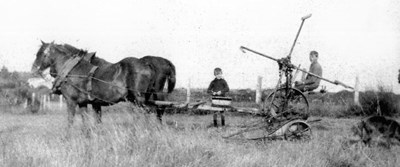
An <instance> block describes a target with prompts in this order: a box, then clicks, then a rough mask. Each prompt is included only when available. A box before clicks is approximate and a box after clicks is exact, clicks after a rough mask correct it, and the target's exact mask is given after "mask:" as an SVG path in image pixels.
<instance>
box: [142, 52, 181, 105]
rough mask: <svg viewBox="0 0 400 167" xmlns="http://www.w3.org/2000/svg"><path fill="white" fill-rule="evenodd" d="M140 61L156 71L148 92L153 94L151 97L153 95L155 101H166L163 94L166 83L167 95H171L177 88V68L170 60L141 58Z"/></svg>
mask: <svg viewBox="0 0 400 167" xmlns="http://www.w3.org/2000/svg"><path fill="white" fill-rule="evenodd" d="M140 60H141V61H142V62H144V63H145V64H147V65H150V67H151V68H152V69H153V71H154V77H153V79H152V81H151V82H152V84H151V85H150V88H149V91H148V92H150V93H151V94H149V95H153V98H154V100H164V95H163V94H162V92H163V90H164V86H165V83H166V82H167V81H168V91H167V93H171V92H172V91H173V90H174V88H175V83H176V72H175V66H174V65H173V64H172V63H171V62H170V61H169V60H167V59H165V58H162V57H157V56H145V57H142V58H140ZM160 93H161V94H160Z"/></svg>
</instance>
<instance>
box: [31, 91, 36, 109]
mask: <svg viewBox="0 0 400 167" xmlns="http://www.w3.org/2000/svg"><path fill="white" fill-rule="evenodd" d="M34 105H35V93H32V101H31V106H34Z"/></svg>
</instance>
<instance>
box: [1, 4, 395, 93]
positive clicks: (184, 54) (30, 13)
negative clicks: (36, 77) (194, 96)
mask: <svg viewBox="0 0 400 167" xmlns="http://www.w3.org/2000/svg"><path fill="white" fill-rule="evenodd" d="M310 13H311V14H312V17H311V18H310V19H308V20H306V22H305V23H304V26H303V29H302V31H301V34H300V37H299V39H298V42H297V43H296V46H295V48H294V52H293V54H292V63H293V64H296V65H298V64H301V67H302V68H308V67H309V65H310V62H309V59H308V54H309V52H310V51H311V50H316V51H318V52H319V54H320V59H319V62H320V64H321V65H322V68H323V77H325V78H327V79H330V80H339V81H342V82H344V83H346V84H348V85H351V86H354V84H355V78H356V76H358V77H359V80H360V88H361V90H366V89H372V88H375V87H376V86H377V85H379V84H380V85H384V86H386V87H389V88H391V89H393V91H394V92H396V93H400V85H399V84H398V82H397V74H398V70H399V69H400V1H397V0H381V1H378V0H352V1H348V0H336V1H330V0H318V1H317V0H277V1H266V0H243V1H242V0H218V1H212V0H197V1H189V0H168V1H166V0H157V1H156V0H131V1H128V0H114V1H102V0H85V1H83V0H68V1H54V0H38V1H31V0H2V1H0V21H1V26H0V65H4V66H6V67H7V68H9V69H10V70H11V71H29V70H30V69H31V66H32V63H33V61H34V59H35V54H36V52H37V51H38V49H39V46H40V44H41V42H40V41H41V40H43V41H45V42H51V41H55V43H59V44H63V43H68V44H71V45H73V46H76V47H77V48H81V49H86V50H88V51H90V52H97V56H99V57H101V58H104V59H106V60H108V61H110V62H118V61H119V60H121V59H122V58H124V57H130V56H131V57H138V58H140V57H143V56H146V55H154V56H161V57H164V58H167V59H169V60H171V61H172V63H173V64H175V66H176V70H177V86H178V87H186V86H187V85H188V83H189V82H190V85H191V87H194V88H206V87H208V84H209V83H210V81H211V80H212V79H213V78H214V76H213V69H214V68H215V67H220V68H222V70H223V73H224V78H225V80H227V82H228V84H229V86H230V87H231V88H233V89H238V88H239V89H246V88H252V89H253V88H255V87H256V81H257V77H258V76H262V77H263V86H262V87H263V88H272V87H274V86H275V85H276V83H277V80H278V66H277V64H276V63H275V62H273V61H271V60H269V59H266V58H263V57H261V56H258V55H255V54H252V53H242V52H241V51H240V50H239V47H240V46H246V47H248V48H251V49H254V50H256V51H259V52H262V53H264V54H267V55H270V56H272V57H275V58H281V57H284V56H286V55H287V54H288V53H289V50H290V47H291V45H292V43H293V40H294V37H295V35H296V33H297V30H298V28H299V26H300V23H301V19H300V18H301V17H302V16H304V15H307V14H310ZM321 85H325V86H326V87H327V90H328V91H340V90H342V89H344V88H343V87H340V86H336V85H332V84H330V83H327V82H324V81H323V82H321Z"/></svg>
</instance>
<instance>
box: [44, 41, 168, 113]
mask: <svg viewBox="0 0 400 167" xmlns="http://www.w3.org/2000/svg"><path fill="white" fill-rule="evenodd" d="M59 47H62V48H65V49H67V50H68V51H70V52H71V53H73V54H78V53H79V52H80V51H81V50H80V49H77V48H75V47H74V46H72V45H69V44H64V45H59ZM78 55H80V56H83V57H84V59H85V60H87V61H89V62H90V63H91V64H93V65H95V66H99V67H102V68H107V67H109V66H110V65H112V63H110V62H108V61H106V60H104V59H102V58H99V57H97V56H96V54H95V53H86V54H78ZM139 63H143V64H144V65H145V66H150V68H151V70H152V71H153V73H152V76H151V79H150V85H149V87H148V89H147V91H146V92H144V93H142V94H144V98H145V99H144V101H145V102H149V101H150V98H151V96H152V95H153V96H152V97H153V99H152V100H165V93H163V90H164V86H165V83H168V90H167V93H171V92H172V91H173V90H174V88H175V83H176V72H175V66H174V65H173V64H172V62H171V61H169V60H167V59H165V58H162V57H157V56H145V57H142V58H140V59H139ZM52 73H55V72H52ZM53 77H55V76H53ZM147 104H150V103H147ZM153 106H154V105H153ZM163 114H164V109H163V108H157V117H158V118H159V119H160V120H161V117H162V115H163Z"/></svg>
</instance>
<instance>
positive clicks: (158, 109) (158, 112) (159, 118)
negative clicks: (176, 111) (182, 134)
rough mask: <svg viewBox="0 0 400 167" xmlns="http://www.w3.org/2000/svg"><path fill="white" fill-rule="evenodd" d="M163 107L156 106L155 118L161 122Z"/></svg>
mask: <svg viewBox="0 0 400 167" xmlns="http://www.w3.org/2000/svg"><path fill="white" fill-rule="evenodd" d="M164 111H165V107H157V119H158V120H159V121H160V123H162V116H163V115H164Z"/></svg>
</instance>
